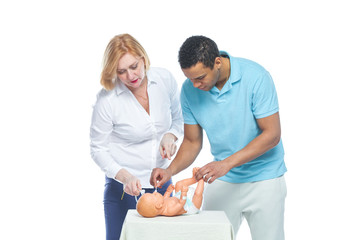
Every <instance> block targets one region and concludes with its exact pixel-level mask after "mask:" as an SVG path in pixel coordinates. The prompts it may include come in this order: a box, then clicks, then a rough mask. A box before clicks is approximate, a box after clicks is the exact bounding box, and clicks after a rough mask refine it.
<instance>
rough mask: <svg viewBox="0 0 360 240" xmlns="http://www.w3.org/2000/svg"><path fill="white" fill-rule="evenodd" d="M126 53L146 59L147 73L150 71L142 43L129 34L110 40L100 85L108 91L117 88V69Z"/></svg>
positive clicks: (105, 54)
mask: <svg viewBox="0 0 360 240" xmlns="http://www.w3.org/2000/svg"><path fill="white" fill-rule="evenodd" d="M126 53H130V54H132V55H134V56H135V57H141V58H144V63H145V72H147V70H149V67H150V60H149V57H148V55H147V53H146V51H145V49H144V48H143V47H142V46H141V45H140V43H139V42H138V41H137V40H136V39H135V38H134V37H132V36H131V35H130V34H127V33H125V34H120V35H116V36H115V37H113V38H112V39H111V40H110V42H109V44H108V45H107V47H106V49H105V53H104V59H103V70H102V72H101V79H100V83H101V85H102V86H103V87H104V88H105V89H106V90H111V89H113V88H114V87H115V78H116V69H117V66H118V63H119V60H120V58H121V57H122V56H124V55H125V54H126Z"/></svg>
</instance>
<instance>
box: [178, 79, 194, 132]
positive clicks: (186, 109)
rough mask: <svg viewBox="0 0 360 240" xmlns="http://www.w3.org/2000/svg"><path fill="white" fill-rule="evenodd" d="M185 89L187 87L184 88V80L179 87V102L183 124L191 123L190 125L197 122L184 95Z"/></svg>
mask: <svg viewBox="0 0 360 240" xmlns="http://www.w3.org/2000/svg"><path fill="white" fill-rule="evenodd" d="M187 90H188V89H186V81H185V83H184V84H183V86H182V88H181V93H180V102H181V108H182V114H183V118H184V124H192V125H193V124H198V122H197V121H196V119H195V117H194V115H193V113H192V112H191V109H190V105H189V102H188V99H187V97H186V92H187Z"/></svg>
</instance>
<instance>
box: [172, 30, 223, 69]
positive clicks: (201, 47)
mask: <svg viewBox="0 0 360 240" xmlns="http://www.w3.org/2000/svg"><path fill="white" fill-rule="evenodd" d="M217 57H220V53H219V49H218V47H217V45H216V43H215V42H214V41H213V40H211V39H210V38H208V37H205V36H191V37H189V38H187V39H186V40H185V42H184V43H183V44H182V46H181V47H180V50H179V56H178V61H179V63H180V67H181V68H190V67H192V66H194V65H196V64H197V63H198V62H201V63H202V64H203V65H204V66H205V67H209V68H210V69H213V67H214V63H215V58H217Z"/></svg>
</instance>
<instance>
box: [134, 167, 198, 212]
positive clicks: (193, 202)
mask: <svg viewBox="0 0 360 240" xmlns="http://www.w3.org/2000/svg"><path fill="white" fill-rule="evenodd" d="M198 169H199V168H194V169H193V177H192V178H187V179H184V180H181V181H179V182H177V183H176V184H175V187H174V185H170V186H169V187H168V188H167V190H166V192H165V194H164V196H163V195H161V194H160V193H158V192H154V193H145V194H144V195H142V196H141V197H140V199H139V201H138V202H137V205H136V210H137V211H138V213H139V214H140V215H141V216H143V217H155V216H159V215H162V216H177V215H181V214H184V213H187V214H193V213H197V212H199V210H200V207H201V204H202V200H203V192H204V180H203V179H200V180H199V181H198V184H197V187H196V189H195V192H194V193H193V196H192V199H190V196H188V191H189V186H190V185H192V184H194V183H196V182H197V181H196V179H195V173H196V172H197V170H198ZM174 189H175V196H174V197H170V194H171V193H172V191H173V190H174Z"/></svg>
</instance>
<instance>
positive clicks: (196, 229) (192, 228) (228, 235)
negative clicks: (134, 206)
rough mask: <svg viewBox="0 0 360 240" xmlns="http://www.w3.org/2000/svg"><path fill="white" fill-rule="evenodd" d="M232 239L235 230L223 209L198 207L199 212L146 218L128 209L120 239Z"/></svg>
mask: <svg viewBox="0 0 360 240" xmlns="http://www.w3.org/2000/svg"><path fill="white" fill-rule="evenodd" d="M142 239H146V240H151V239H154V240H162V239H164V240H176V239H179V240H192V239H194V240H201V239H206V240H212V239H213V240H234V231H233V228H232V226H231V223H230V221H229V219H228V218H227V217H226V215H225V213H224V212H222V211H200V213H199V214H193V215H181V216H176V217H165V216H158V217H154V218H145V217H142V216H141V215H139V213H138V212H137V211H136V210H129V211H128V213H127V215H126V218H125V221H124V225H123V228H122V232H121V237H120V240H142Z"/></svg>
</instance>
